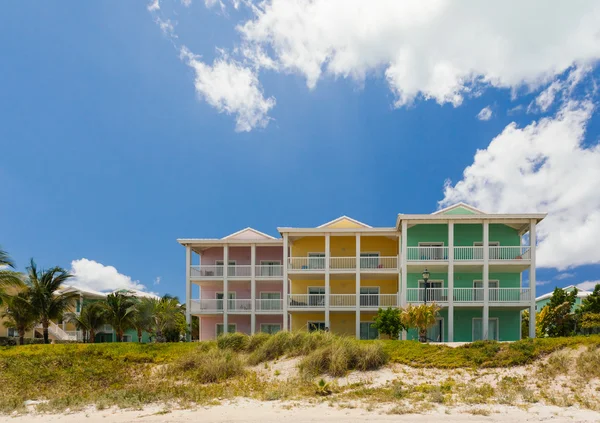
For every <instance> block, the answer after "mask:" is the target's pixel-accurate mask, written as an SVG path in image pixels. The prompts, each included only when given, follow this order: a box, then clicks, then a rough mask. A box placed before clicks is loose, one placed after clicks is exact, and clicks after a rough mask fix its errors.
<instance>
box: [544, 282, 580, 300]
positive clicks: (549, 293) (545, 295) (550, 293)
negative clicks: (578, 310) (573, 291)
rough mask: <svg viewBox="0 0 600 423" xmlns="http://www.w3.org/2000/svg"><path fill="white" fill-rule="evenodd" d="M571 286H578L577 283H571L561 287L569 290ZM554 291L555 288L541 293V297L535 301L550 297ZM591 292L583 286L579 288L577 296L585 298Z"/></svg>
mask: <svg viewBox="0 0 600 423" xmlns="http://www.w3.org/2000/svg"><path fill="white" fill-rule="evenodd" d="M570 288H577V287H576V286H575V285H569V286H565V287H564V288H561V289H562V290H567V289H570ZM553 292H554V290H552V291H550V292H547V293H546V294H544V295H540V296H539V297H536V299H535V301H536V302H537V301H542V300H547V299H548V298H550V297H552V293H553ZM590 294H591V292H590V291H586V290H584V289H581V288H577V297H578V298H585V297H587V296H588V295H590Z"/></svg>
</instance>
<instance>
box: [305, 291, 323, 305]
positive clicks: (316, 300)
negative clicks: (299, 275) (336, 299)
mask: <svg viewBox="0 0 600 423" xmlns="http://www.w3.org/2000/svg"><path fill="white" fill-rule="evenodd" d="M308 305H309V306H311V307H323V306H324V305H325V287H324V286H309V287H308Z"/></svg>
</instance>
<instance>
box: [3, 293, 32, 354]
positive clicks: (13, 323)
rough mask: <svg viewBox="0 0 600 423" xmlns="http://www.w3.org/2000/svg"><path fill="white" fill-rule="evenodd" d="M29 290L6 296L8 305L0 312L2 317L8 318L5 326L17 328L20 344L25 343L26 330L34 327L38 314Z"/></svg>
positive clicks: (5, 300)
mask: <svg viewBox="0 0 600 423" xmlns="http://www.w3.org/2000/svg"><path fill="white" fill-rule="evenodd" d="M29 300H30V298H29V295H28V293H27V292H20V293H18V294H16V295H6V296H4V302H5V303H6V307H5V308H4V309H3V310H2V312H0V318H2V319H6V320H5V322H4V326H6V327H7V328H16V329H17V332H18V333H19V345H23V344H24V343H25V332H27V331H28V330H31V329H33V328H34V326H35V325H36V323H37V320H38V314H37V312H36V310H35V309H34V308H33V306H32V305H31V302H30V301H29Z"/></svg>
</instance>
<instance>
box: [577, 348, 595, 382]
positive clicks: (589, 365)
mask: <svg viewBox="0 0 600 423" xmlns="http://www.w3.org/2000/svg"><path fill="white" fill-rule="evenodd" d="M575 364H576V367H577V373H578V374H579V376H581V377H582V378H583V379H584V380H590V379H593V378H595V377H596V378H600V347H598V346H589V347H588V349H587V350H586V351H584V352H583V353H581V355H580V356H579V357H577V361H576V363H575Z"/></svg>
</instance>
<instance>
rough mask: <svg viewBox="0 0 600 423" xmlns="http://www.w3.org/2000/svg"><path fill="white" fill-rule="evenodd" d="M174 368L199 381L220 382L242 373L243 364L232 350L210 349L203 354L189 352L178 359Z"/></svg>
mask: <svg viewBox="0 0 600 423" xmlns="http://www.w3.org/2000/svg"><path fill="white" fill-rule="evenodd" d="M173 368H174V370H175V371H177V372H180V373H181V374H183V375H186V376H188V377H190V378H192V379H194V380H195V381H197V382H200V383H213V382H222V381H224V380H226V379H229V378H232V377H235V376H241V375H243V374H244V364H243V362H242V360H241V359H240V357H239V356H238V355H237V354H235V353H234V352H232V351H229V350H221V349H211V350H209V351H208V352H207V353H205V354H198V353H195V352H194V353H191V354H187V355H184V356H183V357H181V358H180V359H178V360H177V361H176V362H175V363H174V366H173Z"/></svg>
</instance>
